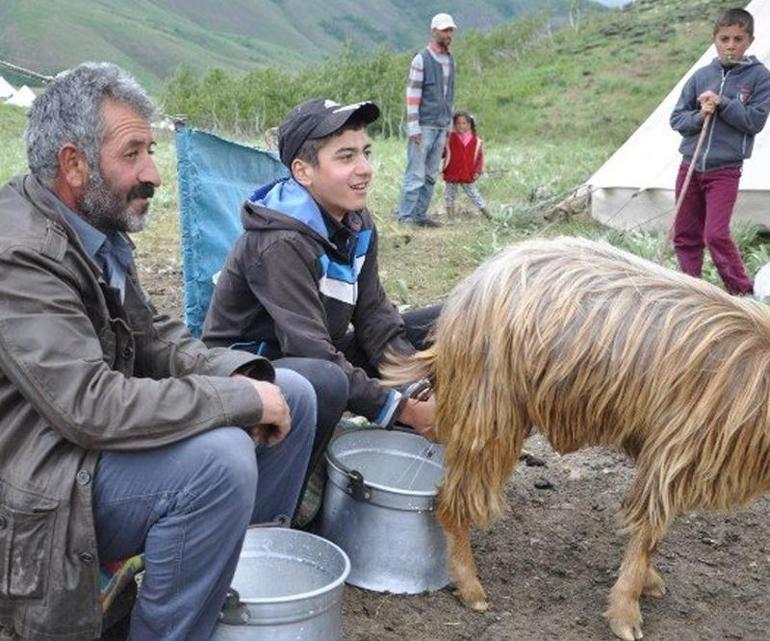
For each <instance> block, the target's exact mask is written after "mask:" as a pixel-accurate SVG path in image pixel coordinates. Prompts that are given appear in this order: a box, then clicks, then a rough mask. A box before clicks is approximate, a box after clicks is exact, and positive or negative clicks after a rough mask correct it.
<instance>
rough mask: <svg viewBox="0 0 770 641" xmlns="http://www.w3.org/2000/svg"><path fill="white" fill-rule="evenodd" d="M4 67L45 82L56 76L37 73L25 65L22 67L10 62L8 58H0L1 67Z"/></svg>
mask: <svg viewBox="0 0 770 641" xmlns="http://www.w3.org/2000/svg"><path fill="white" fill-rule="evenodd" d="M3 67H4V68H6V69H9V70H10V71H13V72H14V73H17V74H19V75H22V76H26V77H28V78H32V79H34V80H39V81H40V82H42V83H43V84H47V83H49V82H51V80H53V79H54V76H46V75H44V74H42V73H37V71H32V70H31V69H25V68H24V67H20V66H19V65H15V64H13V63H12V62H8V61H7V60H3V59H2V58H0V68H3Z"/></svg>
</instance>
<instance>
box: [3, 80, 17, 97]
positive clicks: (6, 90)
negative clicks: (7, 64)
mask: <svg viewBox="0 0 770 641" xmlns="http://www.w3.org/2000/svg"><path fill="white" fill-rule="evenodd" d="M14 93H16V90H15V89H14V88H13V85H12V84H11V83H10V82H8V81H7V80H6V79H5V78H3V77H2V76H0V100H2V99H4V98H10V97H11V96H12V95H13V94H14Z"/></svg>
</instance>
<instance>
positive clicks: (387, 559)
mask: <svg viewBox="0 0 770 641" xmlns="http://www.w3.org/2000/svg"><path fill="white" fill-rule="evenodd" d="M326 460H327V470H328V477H329V479H328V482H327V484H326V491H325V495H324V504H323V509H322V512H321V528H320V533H321V536H323V537H324V538H327V539H329V540H330V541H334V542H335V543H336V544H337V545H339V546H340V547H341V548H342V549H343V550H345V552H346V553H347V554H348V556H349V557H350V562H351V571H350V576H349V577H348V583H350V584H351V585H355V586H358V587H361V588H366V589H368V590H374V591H378V592H393V593H400V594H414V593H417V592H425V591H431V590H438V589H440V588H442V587H444V586H445V585H447V583H449V575H448V572H447V561H446V539H445V536H444V532H443V530H442V529H441V526H440V525H439V524H438V521H437V520H436V518H435V514H434V508H435V501H436V494H437V486H438V484H439V483H440V481H441V478H442V476H443V461H444V450H443V448H442V447H441V446H439V445H436V444H434V443H430V442H429V441H427V440H426V439H424V438H423V437H422V436H420V435H418V434H416V433H414V432H412V431H411V430H398V429H396V430H385V429H377V428H363V429H357V430H350V431H348V432H345V433H342V434H340V435H339V436H337V437H336V438H335V439H334V440H333V441H332V442H331V444H330V445H329V448H328V450H327V454H326Z"/></svg>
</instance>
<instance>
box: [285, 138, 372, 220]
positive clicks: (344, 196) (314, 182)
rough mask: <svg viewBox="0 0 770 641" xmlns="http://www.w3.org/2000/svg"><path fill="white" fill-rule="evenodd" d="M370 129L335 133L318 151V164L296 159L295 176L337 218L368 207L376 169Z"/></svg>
mask: <svg viewBox="0 0 770 641" xmlns="http://www.w3.org/2000/svg"><path fill="white" fill-rule="evenodd" d="M370 154H371V143H370V142H369V136H368V135H367V133H366V129H363V128H362V129H347V130H345V131H344V132H342V134H340V135H339V136H335V135H333V136H331V137H330V138H329V140H328V141H327V142H326V144H324V145H323V147H321V148H320V149H319V150H318V164H317V165H316V166H314V165H311V164H310V163H308V162H306V161H303V160H295V161H294V164H293V166H292V172H293V174H294V178H295V180H296V181H297V182H299V183H300V184H301V185H302V186H303V187H305V189H307V190H308V191H309V192H310V195H311V196H313V198H314V199H315V200H316V202H317V203H318V204H319V205H321V207H323V208H324V209H325V210H326V211H327V212H328V213H329V215H331V216H333V217H334V218H336V219H337V220H342V218H343V217H344V216H345V214H347V213H348V212H351V211H358V210H360V209H363V208H364V207H365V206H366V197H367V194H368V192H369V184H370V183H371V180H372V176H373V174H374V168H373V167H372V163H371V162H370V161H369V156H370Z"/></svg>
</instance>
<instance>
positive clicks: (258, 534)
mask: <svg viewBox="0 0 770 641" xmlns="http://www.w3.org/2000/svg"><path fill="white" fill-rule="evenodd" d="M349 572H350V560H349V559H348V557H347V556H346V554H345V553H344V552H343V551H342V550H341V549H340V548H339V547H337V546H336V545H334V544H333V543H331V542H329V541H326V540H324V539H322V538H321V537H318V536H315V535H314V534H309V533H307V532H300V531H297V530H289V529H286V528H280V527H255V528H250V529H249V530H248V531H247V532H246V539H245V541H244V543H243V549H242V551H241V556H240V559H239V560H238V567H237V568H236V571H235V577H234V578H233V583H232V586H233V588H234V589H235V590H236V591H237V593H238V594H237V596H236V597H235V598H234V602H232V603H228V604H227V605H226V607H225V609H224V611H223V612H224V615H225V616H224V618H223V621H222V622H220V623H218V624H217V626H216V628H215V630H214V635H213V636H212V637H211V641H342V590H343V588H344V582H345V579H346V578H347V576H348V573H349ZM228 600H230V599H228Z"/></svg>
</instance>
